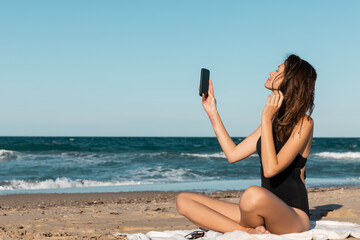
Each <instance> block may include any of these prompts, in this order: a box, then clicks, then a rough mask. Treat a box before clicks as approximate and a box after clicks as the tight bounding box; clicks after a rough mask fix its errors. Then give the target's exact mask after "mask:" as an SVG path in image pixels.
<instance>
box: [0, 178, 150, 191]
mask: <svg viewBox="0 0 360 240" xmlns="http://www.w3.org/2000/svg"><path fill="white" fill-rule="evenodd" d="M140 184H144V183H142V182H140V181H125V182H119V181H104V182H102V181H93V180H84V179H76V180H71V179H69V178H66V177H61V178H56V179H55V180H52V179H47V180H44V181H25V180H11V181H5V182H3V183H2V184H1V185H2V186H0V191H3V190H24V189H53V188H81V187H104V186H120V185H140Z"/></svg>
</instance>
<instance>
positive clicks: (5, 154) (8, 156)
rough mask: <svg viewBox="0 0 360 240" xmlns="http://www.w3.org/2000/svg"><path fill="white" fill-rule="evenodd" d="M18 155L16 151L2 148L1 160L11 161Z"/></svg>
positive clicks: (0, 151) (0, 152)
mask: <svg viewBox="0 0 360 240" xmlns="http://www.w3.org/2000/svg"><path fill="white" fill-rule="evenodd" d="M17 157H18V153H17V152H15V151H10V150H5V149H0V162H4V161H9V160H12V159H15V158H17Z"/></svg>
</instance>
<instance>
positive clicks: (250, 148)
mask: <svg viewBox="0 0 360 240" xmlns="http://www.w3.org/2000/svg"><path fill="white" fill-rule="evenodd" d="M202 105H203V107H204V109H205V111H206V113H207V115H208V116H209V119H210V122H211V125H212V126H213V129H214V132H215V135H216V137H217V139H218V141H219V143H220V146H221V148H222V150H223V152H224V153H225V156H226V158H227V159H228V161H229V163H234V162H237V161H240V160H243V159H244V158H246V157H248V156H250V155H251V154H253V153H254V152H255V151H256V142H257V140H258V139H259V137H260V134H261V127H258V128H257V129H256V130H255V131H254V132H253V133H252V134H251V135H250V136H248V137H247V138H246V139H244V140H243V141H242V142H241V143H240V144H238V145H236V144H235V143H234V141H233V140H232V139H231V138H230V136H229V134H228V133H227V131H226V129H225V127H224V124H223V123H222V121H221V118H220V115H219V113H218V111H217V108H216V99H215V96H214V87H213V84H212V81H211V80H210V81H209V91H208V97H207V98H205V95H204V94H203V96H202Z"/></svg>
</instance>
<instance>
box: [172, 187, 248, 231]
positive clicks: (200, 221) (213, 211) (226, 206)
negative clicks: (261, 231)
mask: <svg viewBox="0 0 360 240" xmlns="http://www.w3.org/2000/svg"><path fill="white" fill-rule="evenodd" d="M176 207H177V210H178V212H179V213H180V214H182V215H184V216H185V217H187V218H188V219H189V220H190V221H192V222H193V223H194V224H195V225H197V226H199V227H203V228H206V229H211V230H215V231H218V232H232V231H234V230H243V231H248V230H249V229H250V227H248V228H247V227H242V226H241V225H240V224H239V223H240V219H241V216H240V209H239V205H238V204H235V203H230V202H226V201H221V200H217V199H212V198H208V197H205V196H202V195H199V194H195V193H180V194H179V196H178V198H177V201H176Z"/></svg>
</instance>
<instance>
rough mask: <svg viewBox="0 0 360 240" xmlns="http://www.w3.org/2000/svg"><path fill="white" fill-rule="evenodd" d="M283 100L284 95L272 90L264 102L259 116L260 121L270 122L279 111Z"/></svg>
mask: <svg viewBox="0 0 360 240" xmlns="http://www.w3.org/2000/svg"><path fill="white" fill-rule="evenodd" d="M283 100H284V95H283V93H282V92H281V91H279V90H274V91H273V92H272V97H271V95H269V96H268V99H267V101H266V105H265V107H264V110H263V112H262V115H261V120H262V121H264V120H269V121H272V119H273V117H274V115H275V114H276V113H277V111H279V109H280V107H281V104H282V102H283Z"/></svg>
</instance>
